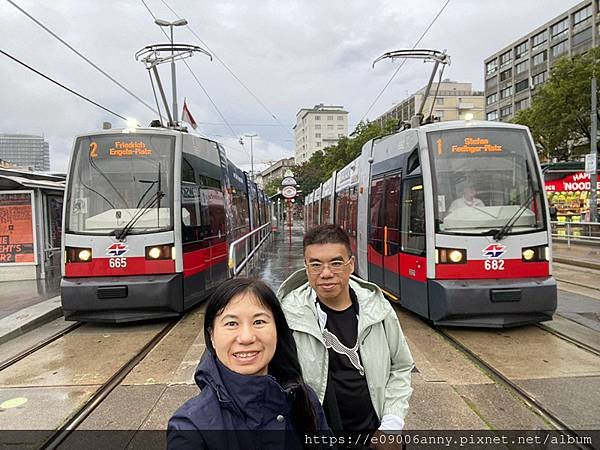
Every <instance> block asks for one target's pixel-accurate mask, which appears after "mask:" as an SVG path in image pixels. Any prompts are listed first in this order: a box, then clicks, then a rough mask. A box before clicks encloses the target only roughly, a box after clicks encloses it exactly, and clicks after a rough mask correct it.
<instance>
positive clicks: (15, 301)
mask: <svg viewBox="0 0 600 450" xmlns="http://www.w3.org/2000/svg"><path fill="white" fill-rule="evenodd" d="M59 294H60V277H53V278H46V279H43V280H25V281H3V282H0V299H1V300H0V319H2V318H4V317H7V316H10V315H11V314H14V313H16V312H18V311H20V310H22V309H24V308H27V307H29V306H32V305H35V304H37V303H41V302H43V301H44V300H48V299H50V298H52V297H56V296H57V295H59Z"/></svg>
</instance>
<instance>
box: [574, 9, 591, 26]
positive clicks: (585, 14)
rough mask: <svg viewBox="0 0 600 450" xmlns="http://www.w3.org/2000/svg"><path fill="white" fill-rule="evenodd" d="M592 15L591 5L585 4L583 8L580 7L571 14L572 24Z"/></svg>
mask: <svg viewBox="0 0 600 450" xmlns="http://www.w3.org/2000/svg"><path fill="white" fill-rule="evenodd" d="M591 16H592V5H587V6H586V7H585V8H583V9H580V10H579V11H577V12H576V13H575V14H573V25H577V24H578V23H581V22H583V21H584V20H585V19H587V18H588V17H591Z"/></svg>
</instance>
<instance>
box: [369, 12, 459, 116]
mask: <svg viewBox="0 0 600 450" xmlns="http://www.w3.org/2000/svg"><path fill="white" fill-rule="evenodd" d="M448 3H450V0H446V3H444V5H443V6H442V8H441V9H440V10H439V12H438V13H437V14H436V16H435V17H434V18H433V20H432V21H431V23H430V24H429V26H428V27H427V28H426V29H425V31H424V32H423V34H421V37H419V39H417V42H415V44H414V45H413V46H412V49H411V50H414V49H415V48H417V45H419V43H420V42H421V41H422V40H423V38H424V37H425V35H426V34H427V33H428V32H429V30H430V29H431V27H432V26H433V24H434V23H435V22H436V21H437V20H438V17H440V16H441V15H442V12H444V9H446V6H448ZM404 64H406V58H405V59H403V60H402V62H401V63H400V65H399V66H398V68H397V69H396V71H395V72H394V73H393V74H392V76H391V78H390V79H389V80H388V82H387V83H386V84H385V86H384V87H383V89H382V90H381V92H379V94H377V97H375V100H373V102H372V103H371V105H370V106H369V109H367V112H366V113H364V114H363V116H362V117H361V119H360V120H359V121H358V122H359V123H360V122H362V121H363V120H365V118H366V117H367V115H368V114H369V112H371V109H372V108H373V106H375V103H377V101H378V100H379V99H380V97H381V96H382V95H383V93H384V92H385V90H386V89H387V87H388V86H389V85H390V83H391V82H392V81H393V80H394V78H396V75H397V74H398V72H399V71H400V69H401V68H402V67H403V66H404Z"/></svg>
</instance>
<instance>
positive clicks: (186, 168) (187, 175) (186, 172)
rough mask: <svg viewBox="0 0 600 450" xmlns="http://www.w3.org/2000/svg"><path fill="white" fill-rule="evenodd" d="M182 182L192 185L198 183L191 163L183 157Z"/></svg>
mask: <svg viewBox="0 0 600 450" xmlns="http://www.w3.org/2000/svg"><path fill="white" fill-rule="evenodd" d="M181 181H188V182H190V183H195V182H196V175H195V174H194V168H193V167H192V165H191V164H190V162H189V161H188V160H187V159H186V158H185V156H184V157H183V160H182V161H181Z"/></svg>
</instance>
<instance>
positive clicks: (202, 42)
mask: <svg viewBox="0 0 600 450" xmlns="http://www.w3.org/2000/svg"><path fill="white" fill-rule="evenodd" d="M161 1H162V2H163V4H164V5H165V6H166V7H167V8H168V9H169V10H170V11H171V12H172V13H173V14H175V16H176V17H177V18H178V19H181V16H180V15H179V14H177V12H176V11H175V10H174V9H173V8H171V7H170V6H169V4H168V3H167V2H166V1H165V0H161ZM187 28H188V29H189V30H190V32H191V33H192V34H193V35H194V36H195V37H196V39H198V41H200V43H201V44H202V45H204V47H206V49H207V50H208V51H209V52H211V54H212V55H213V56H214V57H215V59H216V60H217V61H219V62H220V63H221V64H222V65H223V67H225V69H226V70H227V71H228V72H229V73H230V74H231V76H232V77H233V78H235V80H236V81H237V82H238V83H240V85H241V86H242V87H243V88H244V89H245V90H246V91H247V92H248V93H249V94H250V95H251V96H252V97H253V98H254V99H255V100H256V101H257V102H258V104H259V105H260V106H262V108H263V109H264V110H265V111H266V112H267V113H268V114H269V115H270V116H271V118H273V120H275V121H276V122H277V124H278V125H279V126H281V127H283V128H285V129H286V130H288V131H289V129H288V127H286V126H285V125H284V124H283V123H281V121H280V120H279V119H278V118H277V116H276V115H275V114H274V113H273V112H272V111H271V110H270V109H269V108H268V107H267V106H266V105H265V104H264V102H263V101H262V100H261V99H260V98H258V96H257V95H256V94H255V93H254V92H252V90H251V89H250V88H249V87H248V86H246V84H245V83H244V82H243V81H242V80H241V79H240V78H239V77H238V76H237V75H236V74H235V73H234V72H233V70H231V68H230V67H229V66H228V65H227V64H225V61H223V60H222V59H221V58H219V56H217V54H216V53H215V52H214V51H213V50H212V49H211V48H210V47H209V46H208V44H207V43H206V42H204V41H203V40H202V39H201V38H200V36H198V34H197V33H196V32H195V31H194V30H193V29H192V28H191V27H190V26H189V25H187Z"/></svg>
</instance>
